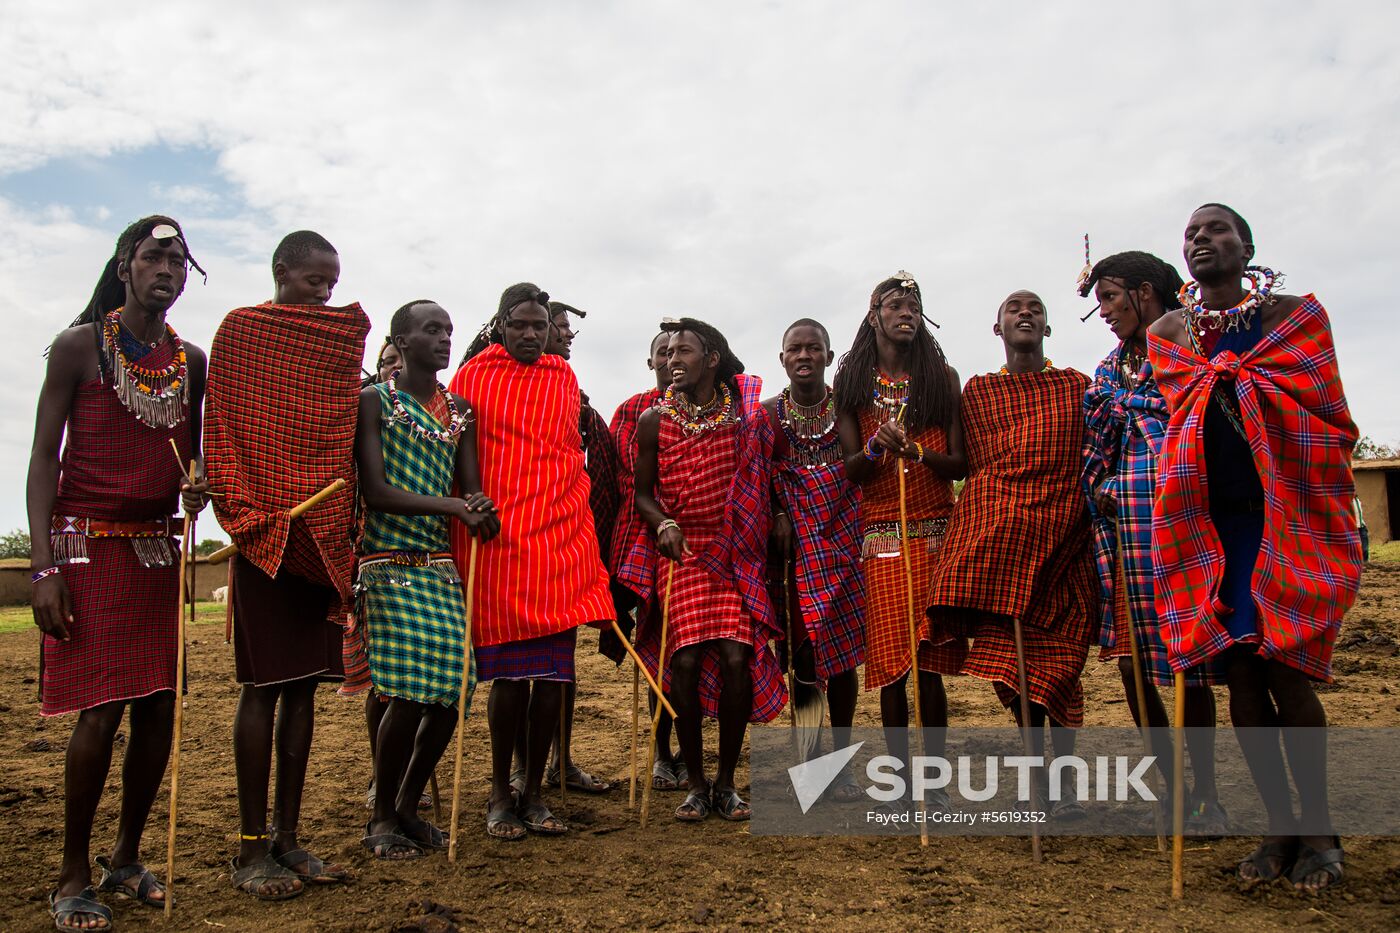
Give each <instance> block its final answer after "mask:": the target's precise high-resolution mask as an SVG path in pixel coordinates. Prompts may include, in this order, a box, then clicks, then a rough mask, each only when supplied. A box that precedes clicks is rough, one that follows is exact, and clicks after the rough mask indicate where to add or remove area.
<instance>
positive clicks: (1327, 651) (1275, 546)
mask: <svg viewBox="0 0 1400 933" xmlns="http://www.w3.org/2000/svg"><path fill="white" fill-rule="evenodd" d="M1147 344H1148V345H1147V349H1148V358H1149V361H1150V362H1151V364H1152V368H1153V371H1154V375H1155V376H1156V378H1157V384H1158V385H1159V386H1160V387H1161V389H1162V394H1163V395H1164V396H1165V397H1166V399H1167V407H1168V409H1169V410H1170V411H1171V420H1170V421H1169V422H1168V424H1167V437H1166V440H1165V442H1164V443H1163V446H1162V459H1161V462H1160V464H1159V469H1158V478H1159V487H1158V492H1157V501H1156V506H1155V508H1154V509H1153V514H1152V545H1153V551H1154V558H1155V560H1154V564H1153V573H1154V582H1155V584H1156V588H1155V592H1156V600H1157V613H1158V615H1159V616H1160V617H1161V618H1162V635H1163V640H1164V641H1165V642H1166V644H1167V653H1168V655H1169V657H1170V660H1171V665H1172V668H1173V669H1174V670H1178V671H1179V670H1184V669H1187V668H1190V667H1194V666H1195V665H1197V664H1200V663H1201V662H1203V661H1206V660H1208V659H1209V658H1211V657H1213V656H1215V655H1217V654H1219V653H1220V652H1221V651H1223V650H1224V649H1225V648H1227V647H1228V646H1229V645H1230V643H1231V639H1230V636H1229V634H1228V633H1227V632H1226V630H1225V626H1224V624H1223V623H1222V622H1221V621H1220V619H1219V618H1218V617H1217V614H1218V613H1219V612H1220V611H1221V608H1222V606H1221V605H1220V604H1219V600H1218V599H1217V592H1218V590H1219V586H1220V581H1221V578H1222V576H1223V574H1224V567H1225V559H1224V552H1223V550H1222V548H1221V544H1220V535H1219V534H1218V533H1217V532H1216V530H1215V526H1214V525H1213V523H1212V522H1211V518H1210V503H1209V501H1208V500H1207V494H1206V483H1205V479H1206V461H1205V445H1204V444H1203V443H1202V429H1203V427H1204V423H1205V413H1206V407H1207V405H1209V404H1210V398H1211V394H1212V392H1213V391H1214V389H1215V387H1216V385H1217V384H1218V383H1220V382H1225V383H1229V382H1232V381H1233V382H1234V387H1235V394H1236V397H1237V398H1238V400H1239V412H1240V418H1241V420H1242V422H1243V424H1244V428H1245V431H1246V433H1247V434H1248V436H1249V443H1250V447H1251V449H1252V450H1253V452H1254V464H1255V467H1256V468H1257V469H1258V471H1259V479H1260V482H1261V483H1262V484H1263V487H1264V519H1265V520H1264V539H1263V543H1262V545H1261V546H1260V549H1259V558H1258V561H1257V563H1256V564H1255V568H1254V578H1253V586H1252V589H1253V595H1254V601H1255V605H1256V607H1257V609H1258V615H1259V638H1260V646H1259V652H1260V653H1261V654H1262V655H1264V657H1266V658H1271V659H1274V660H1277V661H1281V662H1283V663H1284V664H1287V665H1289V666H1290V667H1294V668H1297V669H1298V670H1300V671H1302V672H1303V673H1305V674H1307V675H1308V676H1309V677H1313V678H1315V679H1318V680H1331V674H1332V648H1333V645H1334V644H1335V642H1336V638H1337V632H1338V631H1339V630H1340V629H1341V625H1342V616H1343V615H1344V614H1345V613H1346V611H1347V609H1348V608H1350V606H1351V604H1352V603H1353V602H1354V601H1355V599H1356V593H1357V590H1358V589H1359V587H1360V585H1361V545H1360V539H1359V537H1358V535H1357V531H1356V522H1355V520H1354V518H1353V517H1352V512H1351V499H1352V496H1353V494H1354V488H1355V486H1354V482H1353V477H1352V471H1351V452H1352V448H1353V447H1354V446H1355V444H1356V439H1357V430H1356V425H1355V423H1354V422H1353V421H1352V420H1351V413H1350V411H1349V410H1348V408H1347V401H1346V395H1345V393H1344V392H1343V391H1342V380H1341V374H1340V372H1339V371H1338V368H1337V351H1336V347H1335V346H1334V345H1333V342H1332V327H1331V324H1330V322H1329V321H1328V318H1327V311H1326V310H1325V309H1324V308H1323V307H1322V305H1321V303H1319V302H1318V300H1317V299H1316V298H1315V297H1314V296H1312V295H1306V296H1304V298H1303V304H1302V305H1301V306H1300V307H1299V308H1298V309H1297V310H1296V311H1294V312H1293V313H1292V314H1290V315H1289V316H1288V318H1287V319H1286V320H1285V321H1283V323H1281V324H1279V325H1278V326H1277V327H1276V328H1274V330H1273V331H1271V332H1270V333H1268V334H1265V335H1264V338H1263V339H1262V340H1261V341H1260V342H1259V344H1258V345H1257V346H1255V347H1254V349H1252V350H1250V351H1249V352H1247V353H1245V354H1244V355H1243V356H1237V355H1236V354H1234V353H1231V352H1229V351H1223V352H1221V353H1220V354H1219V355H1218V356H1216V358H1215V359H1214V360H1211V361H1209V362H1207V361H1206V360H1204V359H1202V358H1201V357H1199V356H1197V355H1196V354H1195V353H1192V352H1191V351H1190V350H1187V349H1185V348H1183V347H1178V346H1176V345H1175V344H1172V343H1168V342H1167V341H1164V340H1161V339H1158V338H1156V337H1154V336H1151V335H1149V336H1148V341H1147Z"/></svg>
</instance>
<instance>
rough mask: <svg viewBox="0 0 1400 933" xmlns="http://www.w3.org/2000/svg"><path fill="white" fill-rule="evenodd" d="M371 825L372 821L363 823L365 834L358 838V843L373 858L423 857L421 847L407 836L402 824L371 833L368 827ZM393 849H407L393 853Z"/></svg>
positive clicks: (401, 858) (408, 859)
mask: <svg viewBox="0 0 1400 933" xmlns="http://www.w3.org/2000/svg"><path fill="white" fill-rule="evenodd" d="M373 825H374V823H373V822H370V823H366V824H365V834H364V836H362V837H361V838H360V845H362V846H364V847H365V848H366V849H368V850H369V851H370V853H371V854H372V855H373V856H374V857H375V858H377V859H380V860H381V861H385V862H411V861H413V860H414V859H418V858H422V857H423V847H422V846H420V845H419V844H418V843H417V842H416V841H414V840H413V839H411V838H409V836H408V835H407V834H406V833H405V832H404V829H403V827H402V826H395V827H394V828H393V829H391V830H389V831H388V832H387V833H371V832H370V827H372V826H373ZM395 849H399V850H405V849H406V850H408V851H406V852H404V851H400V854H398V855H394V854H393V850H395Z"/></svg>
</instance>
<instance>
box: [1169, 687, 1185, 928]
mask: <svg viewBox="0 0 1400 933" xmlns="http://www.w3.org/2000/svg"><path fill="white" fill-rule="evenodd" d="M1172 681H1173V684H1172V686H1173V690H1174V692H1175V693H1176V696H1175V697H1174V699H1175V700H1176V716H1175V718H1174V720H1173V723H1174V725H1175V728H1174V729H1173V730H1172V731H1174V732H1175V733H1176V758H1175V759H1174V760H1173V761H1172V766H1173V767H1172V897H1173V898H1174V899H1176V900H1178V901H1179V900H1181V897H1182V894H1183V893H1184V889H1185V881H1184V879H1183V877H1182V858H1183V853H1184V852H1185V848H1186V838H1185V835H1186V833H1185V830H1186V672H1185V671H1177V672H1176V676H1175V677H1173V678H1172Z"/></svg>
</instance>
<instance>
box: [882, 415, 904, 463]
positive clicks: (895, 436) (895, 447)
mask: <svg viewBox="0 0 1400 933" xmlns="http://www.w3.org/2000/svg"><path fill="white" fill-rule="evenodd" d="M875 443H877V444H879V445H880V446H881V447H883V448H884V449H885V450H888V451H889V452H890V453H892V454H894V455H896V456H899V457H904V456H908V455H909V453H910V452H911V451H912V448H910V450H906V449H905V448H906V447H908V446H909V436H908V435H907V434H905V433H904V428H902V427H900V426H899V425H898V424H897V423H895V421H894V420H893V419H891V420H889V421H886V422H885V423H884V424H882V425H880V429H879V430H878V431H876V432H875Z"/></svg>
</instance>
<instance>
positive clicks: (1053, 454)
mask: <svg viewBox="0 0 1400 933" xmlns="http://www.w3.org/2000/svg"><path fill="white" fill-rule="evenodd" d="M993 330H994V332H995V333H996V334H997V335H998V336H999V337H1001V340H1002V343H1003V344H1004V345H1005V348H1006V365H1004V366H1002V368H1001V371H1000V372H998V373H993V374H991V375H985V376H973V377H972V378H971V379H969V380H968V383H967V385H966V386H964V387H963V394H962V432H963V443H964V444H965V445H966V451H967V484H966V485H965V486H964V487H963V489H962V493H961V494H960V495H959V497H958V504H957V506H956V507H954V509H953V515H952V518H951V519H950V520H949V522H948V533H947V535H946V536H945V537H944V539H943V548H942V550H941V551H940V552H939V553H938V555H937V557H935V558H934V561H933V566H932V567H931V568H930V570H931V578H932V585H931V587H930V590H929V595H928V599H927V601H926V602H927V604H928V606H929V610H928V615H929V617H930V618H931V619H933V620H934V627H935V629H936V630H938V631H941V632H945V633H956V634H960V635H967V636H970V637H971V638H972V640H973V641H972V650H971V651H969V652H968V656H967V660H966V662H965V663H964V664H963V673H965V674H972V675H973V676H975V677H980V678H982V679H983V680H990V681H991V682H992V684H993V685H994V686H995V688H996V692H997V696H998V697H999V698H1000V699H1001V702H1002V703H1003V704H1005V705H1006V706H1007V707H1008V708H1009V709H1011V710H1012V712H1013V714H1014V715H1016V717H1017V719H1018V721H1019V719H1020V706H1019V702H1018V701H1019V699H1020V693H1019V686H1018V675H1017V659H1016V648H1015V641H1014V637H1013V635H1014V633H1013V621H1012V620H1013V619H1019V620H1020V622H1021V628H1022V630H1023V632H1024V639H1023V641H1024V646H1025V666H1026V681H1027V687H1026V689H1027V692H1028V693H1029V697H1028V699H1029V701H1030V717H1031V721H1030V728H1031V735H1032V740H1033V741H1034V742H1035V743H1036V752H1035V754H1037V755H1038V754H1041V753H1042V749H1043V747H1044V732H1043V726H1044V723H1045V719H1046V717H1047V714H1048V717H1049V719H1050V721H1051V723H1052V724H1053V725H1057V726H1072V727H1077V726H1080V725H1082V724H1083V721H1084V690H1083V687H1082V686H1081V684H1080V681H1079V677H1080V674H1081V673H1082V672H1083V670H1084V662H1085V659H1086V658H1087V656H1088V651H1089V639H1090V636H1091V634H1092V633H1093V631H1095V630H1096V626H1095V620H1096V619H1097V617H1098V582H1097V579H1096V578H1095V575H1094V567H1093V558H1092V555H1091V553H1090V549H1089V543H1090V531H1089V514H1088V510H1087V507H1086V505H1085V502H1084V495H1083V493H1082V492H1081V490H1080V486H1079V471H1080V462H1081V457H1082V455H1083V446H1084V423H1083V415H1082V414H1081V405H1082V404H1083V401H1084V392H1085V390H1086V389H1087V388H1088V387H1089V379H1088V377H1087V376H1085V375H1084V374H1082V373H1078V372H1075V371H1074V370H1072V369H1055V368H1054V367H1053V366H1052V365H1051V363H1050V361H1049V360H1047V359H1046V358H1045V353H1044V345H1045V337H1046V336H1047V335H1048V334H1049V333H1050V326H1049V325H1048V324H1047V323H1046V316H1045V304H1044V302H1042V301H1041V300H1040V298H1039V297H1038V296H1037V295H1036V294H1035V293H1033V292H1028V291H1017V292H1012V293H1011V295H1010V296H1009V297H1008V298H1007V299H1006V300H1005V301H1004V302H1002V304H1001V307H1000V308H999V309H998V311H997V322H996V324H995V325H994V327H993ZM1053 732H1054V735H1053V738H1054V739H1055V740H1056V746H1057V749H1056V750H1057V751H1058V752H1059V753H1061V754H1070V753H1071V752H1072V751H1073V733H1072V732H1070V731H1068V730H1053ZM1041 774H1042V776H1043V774H1044V772H1041ZM1042 799H1044V798H1042ZM1052 813H1054V814H1055V815H1057V816H1059V817H1061V818H1073V817H1076V816H1082V815H1083V807H1082V805H1080V804H1078V802H1077V801H1071V800H1068V799H1065V800H1061V801H1057V802H1056V804H1055V806H1054V807H1053V808H1052Z"/></svg>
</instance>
